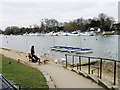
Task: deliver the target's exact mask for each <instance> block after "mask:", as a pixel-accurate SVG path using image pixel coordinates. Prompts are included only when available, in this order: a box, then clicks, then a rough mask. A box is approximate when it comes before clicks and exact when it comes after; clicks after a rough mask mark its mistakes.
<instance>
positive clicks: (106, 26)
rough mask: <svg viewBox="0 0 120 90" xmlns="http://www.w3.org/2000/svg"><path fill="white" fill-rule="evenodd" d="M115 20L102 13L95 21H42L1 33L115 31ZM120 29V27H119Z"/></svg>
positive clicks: (8, 28)
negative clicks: (95, 29)
mask: <svg viewBox="0 0 120 90" xmlns="http://www.w3.org/2000/svg"><path fill="white" fill-rule="evenodd" d="M113 23H114V19H113V18H112V17H109V16H107V15H105V14H104V13H100V14H99V15H98V17H97V18H93V19H84V18H78V19H76V20H73V21H69V22H64V23H62V22H59V21H57V20H56V19H42V20H41V21H40V25H33V26H30V27H21V28H19V27H18V26H10V27H7V28H6V29H5V30H4V31H2V30H0V33H2V34H4V35H10V34H13V35H22V34H24V33H28V34H29V33H36V32H37V33H48V32H59V31H64V32H72V31H75V30H80V31H81V32H85V31H88V30H89V29H90V28H95V27H98V28H100V29H101V30H102V31H112V30H115V29H116V28H115V27H112V25H113ZM119 27H120V25H119ZM119 27H118V28H119Z"/></svg>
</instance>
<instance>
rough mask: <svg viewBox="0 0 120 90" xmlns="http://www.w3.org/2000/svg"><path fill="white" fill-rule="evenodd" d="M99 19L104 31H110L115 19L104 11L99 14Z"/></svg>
mask: <svg viewBox="0 0 120 90" xmlns="http://www.w3.org/2000/svg"><path fill="white" fill-rule="evenodd" d="M99 20H100V22H101V29H102V30H103V31H109V30H110V28H111V25H112V24H113V22H114V19H113V18H112V17H108V16H107V15H105V14H104V13H100V14H99Z"/></svg>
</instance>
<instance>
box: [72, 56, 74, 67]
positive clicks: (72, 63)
mask: <svg viewBox="0 0 120 90" xmlns="http://www.w3.org/2000/svg"><path fill="white" fill-rule="evenodd" d="M72 65H73V68H74V55H73V57H72Z"/></svg>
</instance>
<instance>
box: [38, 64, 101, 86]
mask: <svg viewBox="0 0 120 90" xmlns="http://www.w3.org/2000/svg"><path fill="white" fill-rule="evenodd" d="M40 69H42V70H43V71H45V72H46V73H47V74H49V75H50V76H51V78H52V80H53V81H54V83H55V85H56V87H57V88H101V87H100V86H98V85H97V84H96V83H94V82H92V81H91V80H89V79H86V78H85V77H82V76H80V75H78V74H76V73H75V72H72V71H70V70H67V69H65V68H63V67H61V66H59V65H55V64H46V65H41V66H40Z"/></svg>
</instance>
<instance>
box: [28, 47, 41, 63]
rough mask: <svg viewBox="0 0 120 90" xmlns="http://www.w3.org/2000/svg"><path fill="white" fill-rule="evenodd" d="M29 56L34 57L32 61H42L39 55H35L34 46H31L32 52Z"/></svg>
mask: <svg viewBox="0 0 120 90" xmlns="http://www.w3.org/2000/svg"><path fill="white" fill-rule="evenodd" d="M28 57H29V59H32V62H37V61H39V62H40V58H38V57H37V56H36V55H35V50H34V46H32V47H31V53H28Z"/></svg>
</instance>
